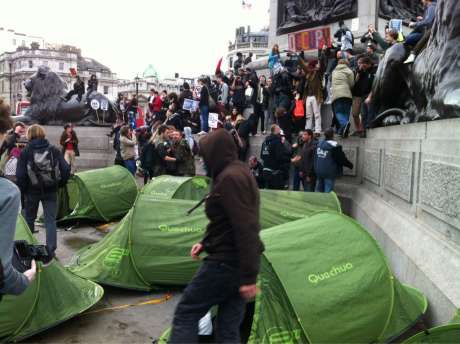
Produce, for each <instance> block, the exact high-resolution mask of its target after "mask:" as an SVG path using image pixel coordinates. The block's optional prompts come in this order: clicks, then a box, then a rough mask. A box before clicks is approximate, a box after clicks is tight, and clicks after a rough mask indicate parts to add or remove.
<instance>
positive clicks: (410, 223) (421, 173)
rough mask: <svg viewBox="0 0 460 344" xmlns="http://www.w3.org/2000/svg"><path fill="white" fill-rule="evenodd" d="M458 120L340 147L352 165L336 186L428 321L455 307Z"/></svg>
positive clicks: (385, 131)
mask: <svg viewBox="0 0 460 344" xmlns="http://www.w3.org/2000/svg"><path fill="white" fill-rule="evenodd" d="M459 134H460V120H458V119H452V120H443V121H435V122H427V123H417V124H410V125H405V126H395V127H390V128H379V129H374V130H371V131H370V132H369V135H368V137H367V139H346V140H342V142H341V144H342V145H343V147H344V151H345V153H346V154H347V155H348V157H349V159H350V160H351V161H352V162H353V163H354V164H355V166H356V167H355V169H354V170H353V171H347V173H346V175H345V176H344V177H343V178H341V179H340V180H339V182H338V185H337V192H338V194H339V196H340V197H341V199H342V200H343V202H344V203H345V208H346V209H347V211H348V212H349V214H350V215H351V216H353V217H354V218H356V219H357V220H358V221H359V222H361V223H362V224H363V225H364V226H365V227H366V228H367V229H368V230H369V231H370V232H371V233H372V234H373V235H374V237H375V238H376V239H377V240H378V241H379V243H380V244H381V246H382V247H383V249H384V251H385V254H386V256H387V257H388V259H389V262H390V264H391V266H392V268H393V270H394V271H395V273H396V275H397V276H398V278H400V279H401V280H402V281H403V282H407V283H409V284H412V285H414V286H416V287H417V288H419V289H420V290H422V291H423V292H424V293H425V295H427V297H428V299H429V303H430V308H429V319H430V320H431V322H432V323H433V324H440V323H443V322H447V321H448V320H449V319H450V318H451V316H452V314H453V313H454V311H455V309H458V308H460V135H459Z"/></svg>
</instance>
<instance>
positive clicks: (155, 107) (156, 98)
mask: <svg viewBox="0 0 460 344" xmlns="http://www.w3.org/2000/svg"><path fill="white" fill-rule="evenodd" d="M162 106H163V100H162V99H161V97H160V95H159V94H158V91H154V92H153V101H152V105H151V110H152V114H153V122H156V120H157V119H158V117H159V115H160V112H161V107H162Z"/></svg>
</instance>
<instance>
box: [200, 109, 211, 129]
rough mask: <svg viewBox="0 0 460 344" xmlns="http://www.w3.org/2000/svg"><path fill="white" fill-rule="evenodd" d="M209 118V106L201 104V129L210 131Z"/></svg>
mask: <svg viewBox="0 0 460 344" xmlns="http://www.w3.org/2000/svg"><path fill="white" fill-rule="evenodd" d="M208 118H209V106H208V105H201V106H200V121H201V131H205V132H208V131H209V123H208Z"/></svg>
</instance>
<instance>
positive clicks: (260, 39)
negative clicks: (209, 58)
mask: <svg viewBox="0 0 460 344" xmlns="http://www.w3.org/2000/svg"><path fill="white" fill-rule="evenodd" d="M268 36H269V34H268V30H266V31H259V32H251V28H250V27H249V26H248V28H247V30H246V28H244V27H240V28H238V29H236V33H235V40H234V41H233V42H229V45H228V53H227V56H226V60H227V68H229V69H232V68H233V63H234V62H235V61H236V60H237V58H238V57H237V53H241V54H242V55H243V59H246V57H248V56H249V53H252V54H253V56H252V60H253V61H254V60H257V59H260V58H262V57H265V56H268V54H269V48H268Z"/></svg>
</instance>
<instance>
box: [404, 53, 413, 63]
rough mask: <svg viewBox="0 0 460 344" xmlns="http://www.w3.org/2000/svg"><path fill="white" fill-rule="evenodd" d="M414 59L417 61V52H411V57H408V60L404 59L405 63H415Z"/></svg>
mask: <svg viewBox="0 0 460 344" xmlns="http://www.w3.org/2000/svg"><path fill="white" fill-rule="evenodd" d="M414 61H415V54H414V53H411V54H410V55H409V57H408V58H407V60H406V61H404V64H409V63H414Z"/></svg>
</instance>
